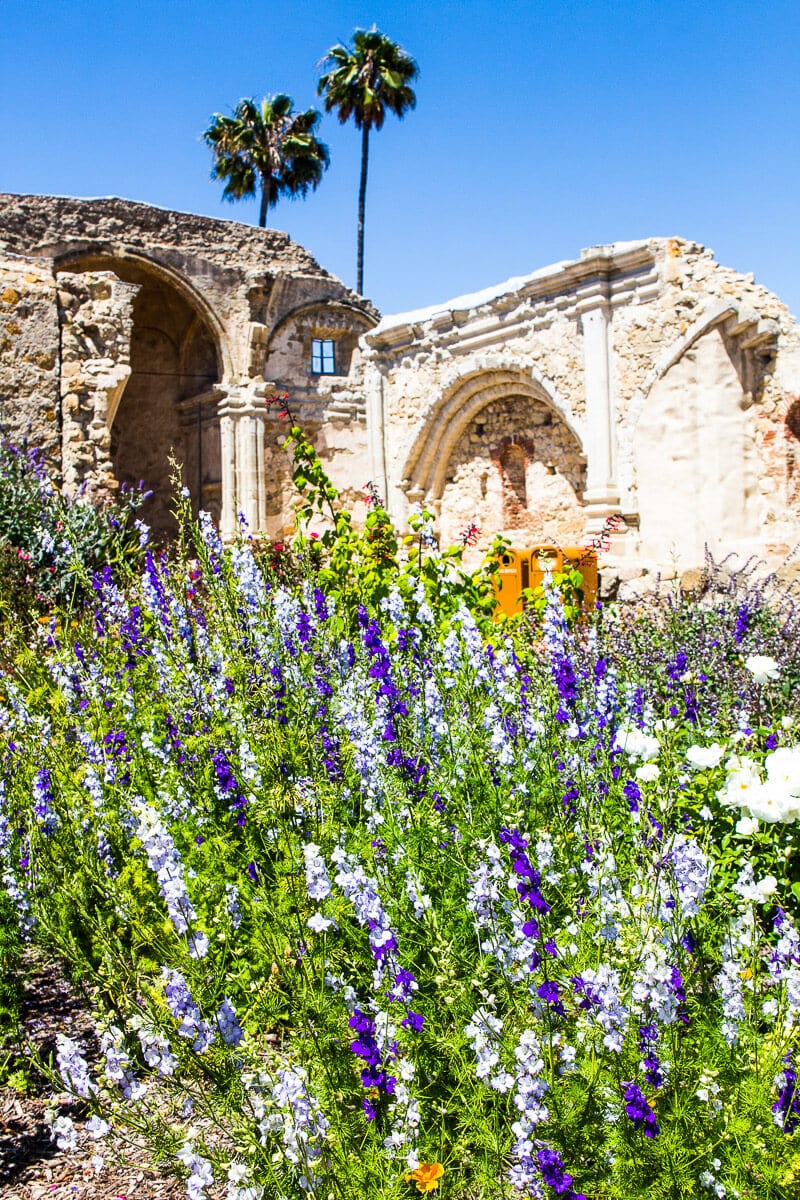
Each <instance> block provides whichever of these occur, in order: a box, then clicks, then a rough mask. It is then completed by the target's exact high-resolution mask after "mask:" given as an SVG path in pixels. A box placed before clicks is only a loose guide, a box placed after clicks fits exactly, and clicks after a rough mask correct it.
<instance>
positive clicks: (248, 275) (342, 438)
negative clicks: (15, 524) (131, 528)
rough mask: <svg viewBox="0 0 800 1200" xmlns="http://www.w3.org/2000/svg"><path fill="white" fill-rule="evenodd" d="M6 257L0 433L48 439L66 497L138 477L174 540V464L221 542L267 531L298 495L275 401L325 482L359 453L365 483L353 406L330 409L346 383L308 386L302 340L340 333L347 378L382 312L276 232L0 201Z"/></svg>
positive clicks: (95, 204) (126, 207)
mask: <svg viewBox="0 0 800 1200" xmlns="http://www.w3.org/2000/svg"><path fill="white" fill-rule="evenodd" d="M0 250H4V253H5V257H4V258H3V262H6V261H8V262H11V263H12V264H13V266H12V267H9V268H8V270H9V271H10V272H11V275H9V287H8V288H7V289H6V301H7V303H6V305H5V308H3V307H0V313H4V312H5V309H8V310H9V319H8V320H7V322H6V323H7V324H8V325H9V326H10V333H7V334H6V335H4V336H5V338H6V340H5V341H3V340H2V337H0V385H3V380H4V379H7V383H5V384H4V385H3V386H6V387H8V388H11V389H13V390H14V399H13V400H12V399H9V400H8V401H5V402H4V408H5V409H7V410H8V411H7V414H6V416H7V423H9V425H10V427H11V428H12V430H13V431H14V432H18V431H19V430H24V429H30V432H31V436H32V437H33V438H34V440H35V441H37V442H39V443H40V444H42V445H46V447H47V449H48V451H49V453H50V457H51V460H52V463H53V465H54V467H56V469H57V470H58V471H59V472H60V471H61V470H62V469H63V472H64V478H65V482H66V484H67V486H68V487H70V488H73V487H75V486H76V485H77V483H78V482H79V481H83V482H85V483H86V485H87V486H88V488H89V490H90V491H92V492H97V493H98V494H100V493H104V492H106V491H108V490H109V489H112V488H113V487H115V486H116V485H117V484H118V483H120V482H129V483H138V482H139V481H140V480H143V481H144V482H145V484H146V485H147V486H149V487H151V488H153V489H154V491H155V495H154V498H153V501H152V503H151V505H150V508H149V511H148V513H147V516H148V519H149V520H150V521H151V522H152V524H153V525H154V527H155V528H156V530H159V531H163V532H170V531H171V529H172V518H171V514H170V509H171V507H172V503H171V498H170V496H171V484H170V473H171V472H170V467H169V461H168V460H169V457H170V455H173V456H174V457H175V459H176V460H177V462H178V463H179V464H181V466H182V469H183V478H184V480H185V482H186V483H187V484H188V486H189V488H190V491H191V493H192V496H193V502H194V505H195V508H198V507H205V508H207V509H209V510H210V511H211V512H212V513H213V514H214V516H215V517H217V518H218V519H219V520H220V522H221V524H222V526H223V528H224V530H225V532H226V533H227V534H228V535H230V534H232V533H233V532H234V531H235V529H236V528H237V527H238V514H239V512H241V511H243V512H244V514H245V516H246V518H247V520H248V521H249V523H250V525H251V527H253V528H255V529H258V530H268V531H269V532H270V533H271V534H275V535H276V536H278V535H280V533H281V532H282V530H283V528H284V526H285V525H286V523H287V521H288V522H291V521H292V520H293V511H292V503H293V501H292V497H291V486H290V472H289V461H288V457H287V455H286V453H285V452H284V451H283V449H282V446H283V442H284V440H285V429H284V428H283V427H282V426H280V424H279V423H278V421H277V418H276V417H274V416H273V415H272V414H271V413H270V411H269V408H268V404H267V400H268V398H269V396H270V395H271V394H273V392H275V391H288V392H289V393H290V394H291V395H292V397H293V401H294V404H295V406H296V408H297V411H298V414H299V415H300V416H301V418H302V419H303V421H304V422H305V423H306V424H308V425H309V427H310V428H311V429H312V430H314V431H315V432H316V434H317V436H318V437H319V439H320V441H321V443H322V445H323V450H324V454H325V455H326V456H327V458H328V459H329V460H330V461H331V463H332V466H333V470H334V474H336V471H337V465H339V464H351V463H353V460H354V459H358V460H359V463H358V474H359V475H361V474H363V473H364V472H363V471H362V470H361V466H362V465H364V463H365V461H366V458H365V448H366V436H365V429H364V412H363V404H361V403H360V402H358V401H354V400H353V398H352V397H351V396H348V397H347V398H346V399H345V401H344V402H343V403H337V402H335V401H334V400H333V393H334V391H335V390H336V387H337V385H339V384H341V382H342V378H343V375H339V376H337V377H322V376H314V374H313V372H312V370H311V346H310V338H311V337H312V336H333V337H334V338H335V339H336V341H337V348H339V350H340V370H341V371H342V372H343V374H344V375H346V370H347V367H348V366H349V365H350V364H351V362H352V360H353V359H354V357H356V356H357V350H356V345H357V341H358V337H359V336H360V334H361V333H363V332H364V331H365V330H367V329H368V328H370V327H371V326H372V325H374V323H375V320H376V315H377V314H376V313H375V310H374V309H373V308H372V307H371V305H370V304H369V303H368V302H367V301H365V300H363V299H362V298H361V297H358V296H356V295H355V294H354V293H352V292H350V291H349V290H348V289H347V288H345V287H344V286H343V284H342V283H341V282H340V281H339V280H338V279H336V278H335V277H334V276H332V275H330V274H329V273H328V272H326V271H324V270H323V269H322V268H321V267H320V266H319V265H318V264H317V263H316V262H315V261H314V259H313V258H312V257H311V255H309V254H308V253H307V252H306V251H305V250H303V249H302V247H300V246H297V245H295V244H294V243H293V242H292V241H291V240H290V239H289V238H288V237H287V236H286V234H284V233H280V232H278V231H275V230H259V229H254V228H252V227H250V226H246V225H240V224H239V223H237V222H233V221H215V220H210V219H208V218H204V217H196V216H192V215H189V214H183V213H174V212H169V211H166V210H163V209H156V208H152V207H151V206H149V205H143V204H135V203H131V202H130V201H124V200H116V199H100V200H75V199H69V198H64V197H47V196H9V195H5V196H0ZM20 256H21V257H20ZM20 272H22V274H21V275H20ZM26 273H27V274H28V275H30V280H28V281H27V282H25V275H26ZM12 276H13V278H12ZM20 278H21V279H22V280H23V282H24V287H22V285H21V284H20V286H19V287H17V286H12V285H16V284H19V282H20ZM56 280H57V282H58V287H59V289H60V293H59V294H60V298H61V301H62V303H61V304H60V305H59V303H58V298H57V296H56ZM37 289H38V291H37ZM23 295H24V299H23V298H22V297H23ZM126 298H127V299H126ZM128 302H129V303H128ZM19 304H21V305H22V313H23V315H24V317H25V322H24V327H23V323H21V322H19V321H16V320H15V318H14V315H13V313H11V310H12V309H15V308H16V307H17V306H18V305H19ZM126 305H127V307H126ZM115 327H116V328H117V331H118V334H119V337H118V338H117V339H116V342H115V337H116V335H115V333H114V329H115ZM315 330H317V331H319V333H314V331H315ZM60 354H62V355H63V371H61V374H59V355H60ZM268 357H269V359H270V361H269V362H268ZM45 359H47V362H45ZM48 364H49V365H48ZM48 372H50V374H49V375H48ZM3 373H5V374H3ZM104 397H105V399H104ZM48 421H50V422H51V423H52V429H51V430H49V429H48V428H46V427H45V426H46V424H47V422H48ZM62 424H63V447H62V437H61V434H62V428H61V427H62ZM62 448H63V463H62V461H61V455H62ZM353 465H355V464H354V463H353ZM339 475H340V476H341V472H339ZM348 482H349V478H348Z"/></svg>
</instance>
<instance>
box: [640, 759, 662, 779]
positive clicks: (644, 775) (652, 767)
mask: <svg viewBox="0 0 800 1200" xmlns="http://www.w3.org/2000/svg"><path fill="white" fill-rule="evenodd" d="M660 774H661V770H660V768H659V766H658V763H654V762H646V763H644V764H643V765H642V766H641V767H637V768H636V770H635V771H634V775H635V776H636V778H637V779H638V780H639V782H640V783H655V781H656V779H658V777H659V775H660Z"/></svg>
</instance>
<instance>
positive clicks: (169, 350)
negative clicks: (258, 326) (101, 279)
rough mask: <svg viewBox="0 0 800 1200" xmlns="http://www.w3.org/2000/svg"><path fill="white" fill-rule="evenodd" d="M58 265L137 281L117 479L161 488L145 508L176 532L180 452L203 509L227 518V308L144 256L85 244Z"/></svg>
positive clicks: (115, 441) (119, 412) (117, 428)
mask: <svg viewBox="0 0 800 1200" xmlns="http://www.w3.org/2000/svg"><path fill="white" fill-rule="evenodd" d="M56 266H57V270H59V271H60V272H62V273H67V272H69V273H70V274H75V275H80V274H82V273H85V272H98V271H111V272H113V274H114V275H116V276H117V277H118V278H119V279H122V280H123V281H124V282H125V283H128V284H132V285H134V286H135V288H136V292H135V296H134V298H133V302H132V310H131V324H130V346H129V356H130V375H129V377H128V380H127V384H126V386H125V387H124V390H122V391H121V392H120V396H119V397H118V399H117V402H116V403H115V406H114V410H113V411H110V412H109V414H108V417H109V425H110V435H111V436H110V459H111V465H112V469H113V473H114V476H115V478H116V480H117V482H118V483H120V484H124V485H137V484H139V483H140V482H142V481H143V482H144V484H145V486H146V487H147V488H149V489H151V490H152V491H153V497H152V499H151V500H150V501H149V502H148V504H147V506H146V508H145V509H144V510H143V516H144V517H145V518H146V520H147V521H148V523H149V524H150V525H151V528H152V529H153V531H154V533H155V534H156V535H170V534H172V533H174V532H175V522H174V518H173V515H172V509H173V506H174V505H173V486H172V481H171V473H172V468H171V466H170V457H171V456H174V458H175V460H176V461H177V462H178V464H179V465H180V467H181V469H182V479H183V483H184V484H185V485H186V486H188V488H189V491H190V494H191V496H192V503H193V507H194V510H195V512H196V511H197V510H199V509H200V508H207V509H209V510H210V511H211V512H212V513H213V514H214V516H215V517H217V519H218V518H219V515H220V506H221V493H222V486H221V485H222V464H221V448H220V426H219V417H218V414H217V400H218V396H217V392H216V390H215V389H216V387H217V385H218V384H220V382H221V381H222V379H223V378H225V375H226V371H227V364H226V361H225V360H226V355H227V348H226V344H225V339H224V338H223V336H222V329H221V324H220V322H219V320H218V318H217V317H216V315H215V314H214V313H213V312H212V310H211V309H210V307H209V305H208V304H207V302H206V301H205V299H204V298H202V297H200V296H199V295H198V294H197V292H196V290H195V289H194V288H193V287H192V285H191V283H190V282H188V281H187V280H186V279H184V278H183V277H180V276H178V275H177V274H176V273H175V272H174V271H172V270H171V269H169V268H166V267H164V266H163V265H162V264H159V263H157V262H154V261H153V260H152V259H149V258H145V257H144V256H139V255H130V254H126V255H124V256H120V255H116V254H113V253H110V252H106V251H105V250H104V249H103V248H102V247H98V246H92V247H83V248H82V249H81V250H77V249H73V250H71V251H70V252H69V253H66V254H62V255H61V256H59V258H58V260H57V264H56Z"/></svg>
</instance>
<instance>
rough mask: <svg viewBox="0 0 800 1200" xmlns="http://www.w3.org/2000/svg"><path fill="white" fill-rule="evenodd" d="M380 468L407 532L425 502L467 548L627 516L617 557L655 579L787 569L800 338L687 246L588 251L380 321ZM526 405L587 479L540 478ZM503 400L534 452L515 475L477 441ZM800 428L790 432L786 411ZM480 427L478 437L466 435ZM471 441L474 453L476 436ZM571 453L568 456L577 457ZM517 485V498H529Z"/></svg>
mask: <svg viewBox="0 0 800 1200" xmlns="http://www.w3.org/2000/svg"><path fill="white" fill-rule="evenodd" d="M363 347H364V348H363V352H362V359H361V365H360V367H359V369H358V371H357V372H355V373H354V378H353V386H354V388H355V387H358V388H360V389H361V390H362V391H363V393H364V397H365V404H366V411H367V416H368V423H369V424H370V426H371V427H372V430H373V433H372V434H371V436H370V445H371V462H372V469H373V471H374V472H375V473H376V474H377V475H378V478H379V479H380V480H381V481H382V486H383V489H384V490H385V491H386V493H387V495H388V497H389V500H390V504H391V507H392V511H393V512H394V513H395V515H396V516H397V518H398V519H403V518H404V516H405V514H406V513H407V511H408V509H409V506H410V505H412V504H414V503H417V502H422V503H424V504H426V505H427V506H428V507H432V508H434V509H435V510H436V511H438V512H439V513H440V514H441V525H442V533H443V534H444V535H445V536H448V537H451V536H453V532H454V531H455V529H456V526H458V525H459V524H461V527H463V523H464V521H463V519H464V518H466V517H467V515H468V514H469V513H470V512H472V513H475V514H480V517H481V520H479V521H478V524H481V521H482V522H483V525H482V528H483V539H482V545H483V546H486V545H488V543H489V542H490V541H491V538H492V537H493V536H494V534H495V533H496V532H504V533H506V534H508V533H509V532H510V531H511V530H512V529H514V528H516V529H518V530H520V531H521V532H522V531H524V533H525V536H526V538H529V539H531V540H542V541H546V540H557V541H560V542H561V543H562V544H566V543H567V542H569V541H574V540H575V536H576V530H578V529H579V528H580V527H581V526H582V528H583V536H584V537H588V536H589V535H591V534H592V533H594V532H596V531H597V530H599V529H600V528H601V527H602V526H603V523H604V521H605V520H606V518H607V517H608V516H609V515H611V514H612V513H613V512H620V511H621V512H622V513H623V515H624V516H625V517H626V526H625V528H624V530H623V531H621V533H620V534H619V535H616V536H615V538H614V539H613V546H612V551H613V556H615V557H616V558H618V559H619V558H622V559H623V560H624V559H625V558H626V557H627V558H629V559H630V560H635V561H637V562H640V563H643V564H646V565H648V566H649V567H650V568H651V569H652V570H655V569H656V568H661V569H664V568H666V569H669V568H670V567H672V566H673V565H675V566H677V567H678V569H679V570H680V569H682V568H684V567H687V566H693V565H696V564H698V563H702V561H703V555H704V552H705V547H706V546H708V547H709V548H710V549H711V551H712V553H714V554H715V555H717V556H722V555H724V554H726V553H728V552H729V551H736V552H737V553H739V554H741V555H747V554H749V553H750V552H751V551H755V552H758V553H763V554H766V555H767V556H772V557H775V556H780V555H782V554H785V553H787V552H788V551H789V549H790V548H791V547H792V546H794V544H795V543H797V542H798V541H800V512H798V494H799V493H800V481H798V472H799V471H800V444H798V435H800V417H798V416H797V413H798V411H800V408H797V409H791V406H792V404H793V403H794V402H795V400H796V398H797V397H798V396H800V349H799V347H800V331H798V327H797V325H796V323H795V321H794V320H793V318H792V316H791V314H790V313H789V312H788V310H787V309H786V307H785V305H783V304H781V303H780V301H778V300H777V299H776V297H775V296H773V295H772V294H771V293H769V292H768V291H766V289H764V288H763V287H760V286H759V285H757V284H755V283H754V281H753V279H752V276H744V275H739V274H737V273H736V272H735V271H732V270H729V269H728V268H725V267H722V266H720V265H719V264H718V263H716V262H715V261H714V258H713V255H712V253H711V252H710V251H708V250H706V249H705V248H703V247H701V246H698V245H696V244H695V243H692V242H687V241H684V240H682V239H677V238H661V239H653V240H651V241H648V242H635V243H619V244H617V245H614V246H599V247H593V248H591V249H590V250H586V251H584V252H583V254H582V255H581V258H580V259H578V260H576V261H574V262H565V263H558V264H556V265H555V266H553V267H548V268H544V269H543V270H541V271H537V272H536V273H534V274H533V275H530V276H526V277H522V278H519V279H513V280H509V281H508V282H507V283H506V284H503V285H500V286H499V287H497V288H494V289H488V290H486V291H484V292H479V293H476V294H474V295H472V296H465V297H460V298H458V299H456V300H454V301H450V302H448V303H447V304H443V305H440V306H437V307H432V308H429V309H423V310H420V311H418V312H413V313H406V314H401V315H400V316H398V317H388V318H385V319H384V320H383V321H382V322H381V323H380V324H379V325H378V326H377V328H376V329H374V330H373V331H371V332H370V333H368V334H366V335H365V336H364V338H363ZM519 397H527V400H528V404H529V405H531V404H538V405H544V406H545V407H546V408H547V411H548V412H549V413H550V416H551V419H552V421H553V427H554V428H556V429H561V430H563V431H564V436H565V439H566V441H565V444H564V446H562V448H561V451H560V452H561V454H562V456H563V455H566V456H567V458H568V459H569V458H572V459H573V460H574V461H580V462H582V463H583V464H585V473H583V474H581V476H580V479H579V482H578V484H577V486H576V484H575V473H574V468H573V476H572V478H570V476H569V474H568V472H567V471H566V470H563V469H562V467H561V466H558V467H556V475H557V477H558V479H559V481H560V483H559V485H558V486H559V487H561V486H562V484H563V485H566V484H567V483H569V485H570V487H571V489H572V492H573V498H572V499H571V500H568V497H567V493H566V491H565V490H563V489H562V491H561V492H560V493H559V497H558V503H555V497H554V492H553V489H554V487H555V484H554V474H553V470H552V466H551V467H550V468H548V467H547V465H546V464H547V461H550V462H551V464H555V463H556V458H557V456H556V454H555V452H554V451H553V452H551V453H550V456H549V460H548V459H544V466H543V467H542V466H541V465H540V466H539V468H538V469H537V470H536V471H533V472H532V470H531V465H530V464H531V463H532V462H538V463H540V464H541V463H542V461H543V455H542V454H541V452H540V450H539V448H538V447H537V446H536V437H537V436H538V434H537V426H536V424H535V422H534V421H533V419H532V416H531V415H530V414H532V413H533V411H534V409H532V408H530V407H529V408H528V410H527V413H528V415H526V416H525V417H524V418H523V419H522V421H521V423H520V422H519V421H517V420H516V418H515V414H517V413H522V412H524V411H526V410H524V409H523V408H522V407H520V404H519V400H518V399H517V398H519ZM498 405H500V410H501V411H502V412H503V413H504V417H503V420H506V421H508V423H509V430H508V434H507V435H506V436H507V437H509V438H512V439H513V440H514V441H515V443H516V444H517V446H519V447H521V449H522V456H521V457H520V456H519V454H518V455H517V459H516V465H512V468H511V476H515V477H516V478H517V479H518V480H522V479H523V477H524V488H523V490H524V493H525V503H524V504H522V503H517V505H516V511H515V512H514V513H513V514H512V515H513V520H509V515H510V510H509V506H508V503H507V499H504V489H505V491H506V493H508V491H509V488H510V490H511V492H516V493H518V491H519V487H515V486H514V485H513V479H512V478H511V476H509V472H508V470H505V471H504V469H503V467H502V464H501V465H500V466H498V462H499V458H498V455H497V453H494V454H493V453H492V452H491V449H489V448H487V446H486V445H485V444H484V440H483V439H482V437H481V435H479V434H478V432H477V430H478V428H479V427H483V428H485V427H486V426H487V423H488V422H489V421H490V420H492V419H493V418H492V417H491V416H490V415H489V416H487V414H492V413H493V412H495V411H496V410H497V406H498ZM790 410H791V412H792V413H793V414H794V415H793V416H792V417H791V418H790V417H789V416H788V414H789V412H790ZM467 426H468V427H469V428H468V429H467ZM465 439H466V440H465ZM567 444H568V445H569V449H567V448H566V447H567ZM519 486H522V485H521V484H520V485H519Z"/></svg>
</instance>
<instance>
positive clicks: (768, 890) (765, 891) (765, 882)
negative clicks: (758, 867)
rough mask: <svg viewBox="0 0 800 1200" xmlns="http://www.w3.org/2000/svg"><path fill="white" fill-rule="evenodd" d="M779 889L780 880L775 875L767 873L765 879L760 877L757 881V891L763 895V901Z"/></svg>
mask: <svg viewBox="0 0 800 1200" xmlns="http://www.w3.org/2000/svg"><path fill="white" fill-rule="evenodd" d="M777 890H778V881H777V879H776V878H775V876H774V875H765V876H764V878H763V879H759V880H758V882H757V883H756V891H757V892H758V894H759V896H760V897H761V900H762V902H763V901H764V900H766V899H767V898H768V897H769V896H774V895H775V893H776V892H777Z"/></svg>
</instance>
